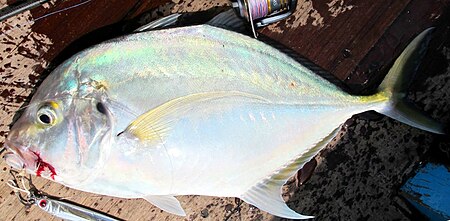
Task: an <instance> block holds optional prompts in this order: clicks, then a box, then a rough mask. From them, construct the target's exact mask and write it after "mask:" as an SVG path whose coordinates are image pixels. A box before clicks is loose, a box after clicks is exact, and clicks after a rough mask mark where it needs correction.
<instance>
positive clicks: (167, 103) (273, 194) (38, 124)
mask: <svg viewBox="0 0 450 221" xmlns="http://www.w3.org/2000/svg"><path fill="white" fill-rule="evenodd" d="M422 38H423V35H422V36H420V37H419V38H418V40H417V41H420V40H421V39H422ZM413 43H414V42H413ZM413 43H412V45H413V46H411V47H412V48H413V49H414V48H416V46H417V44H418V42H415V43H414V44H413ZM411 50H412V49H411ZM411 50H409V51H407V50H406V52H405V53H406V55H404V56H408V55H409V54H411V53H413V52H411ZM413 51H414V50H413ZM408 53H409V54H408ZM397 63H398V62H397ZM400 63H401V62H400ZM399 65H402V64H399ZM397 71H398V70H397ZM394 74H395V73H394ZM388 79H389V80H388V81H385V82H383V84H382V86H381V89H382V90H381V91H380V92H379V93H377V94H375V95H373V96H368V97H361V96H352V95H349V94H347V93H345V92H343V91H342V90H340V89H339V88H338V87H336V86H334V85H333V84H331V83H329V82H327V81H326V80H324V79H322V78H321V77H319V76H317V75H316V74H314V73H313V72H312V71H310V70H308V69H307V68H305V67H304V66H302V65H301V64H299V63H297V62H296V61H294V60H293V59H291V58H289V57H288V56H287V55H285V54H283V53H281V52H279V51H278V50H276V49H274V48H272V47H270V46H269V45H266V44H264V43H261V42H259V41H257V40H255V39H252V38H249V37H246V36H243V35H241V34H238V33H234V32H231V31H227V30H223V29H220V28H215V27H212V26H208V25H200V26H192V27H183V28H176V29H167V30H160V31H152V32H145V33H138V34H133V35H129V36H125V37H122V38H119V39H116V40H112V41H109V42H106V43H103V44H100V45H97V46H95V47H93V48H90V49H88V50H85V51H83V52H80V53H79V54H77V55H75V56H73V57H72V58H70V59H69V60H67V61H66V62H65V63H63V64H62V65H61V66H59V67H58V68H57V69H56V70H54V71H53V73H51V74H50V76H49V77H48V78H47V79H46V80H45V81H44V82H43V83H42V85H41V86H40V88H39V89H38V91H37V93H36V94H35V95H34V97H33V99H32V101H31V103H30V107H29V108H28V109H27V110H26V112H25V113H24V115H23V116H22V117H21V118H20V120H19V121H18V122H17V123H16V124H15V126H14V127H13V128H12V130H11V133H10V135H9V137H8V140H7V145H8V147H9V149H10V151H11V153H10V157H9V159H10V162H11V163H10V164H11V165H20V164H23V167H24V168H26V169H27V170H28V171H32V172H33V171H34V173H35V174H36V175H41V176H44V177H47V178H50V179H54V180H55V181H57V182H60V183H62V184H64V185H67V186H69V187H73V188H76V189H80V190H83V191H88V192H93V193H98V194H105V195H110V196H116V197H125V198H145V199H147V200H148V201H150V202H151V203H153V204H155V205H156V206H158V207H160V208H162V209H164V210H166V211H169V212H172V213H175V214H178V215H183V214H184V211H183V210H182V208H181V207H180V205H179V203H178V201H177V200H176V199H175V198H174V197H173V196H176V195H189V194H195V195H210V196H230V197H240V198H242V199H243V200H244V201H246V202H248V203H251V204H253V205H255V206H257V207H259V208H260V209H263V210H265V211H268V212H270V213H272V214H274V215H278V216H282V217H287V218H310V217H309V216H303V215H300V214H298V213H296V212H294V211H292V210H291V209H289V208H288V207H287V206H286V205H285V203H284V201H283V200H282V198H281V196H280V188H281V185H283V184H284V182H285V181H286V180H287V179H288V178H289V177H290V176H292V175H293V174H294V173H295V171H296V170H297V169H299V168H301V167H302V166H303V164H304V163H306V162H307V161H309V160H310V159H311V158H312V157H313V156H314V155H315V154H316V153H317V152H318V151H320V150H321V149H322V148H323V147H324V146H325V145H326V143H328V141H329V140H331V139H332V138H333V137H334V135H335V134H336V132H337V131H338V130H339V127H340V125H341V124H342V123H343V122H345V120H346V119H348V118H350V117H351V116H352V115H354V114H357V113H361V112H364V111H367V110H376V111H378V112H381V113H384V114H387V115H388V116H391V117H394V118H395V117H396V116H397V115H395V113H393V112H392V111H391V110H392V104H393V102H392V101H393V100H395V101H396V100H397V99H394V98H397V97H396V91H393V90H391V89H392V88H393V87H394V86H395V85H396V84H397V83H396V81H395V77H388ZM396 113H397V112H396ZM47 118H50V119H47ZM402 119H403V118H402ZM403 122H405V120H403ZM406 123H409V124H410V125H413V126H418V127H420V128H424V129H428V130H430V131H433V132H440V129H439V128H438V129H435V128H436V127H437V126H436V127H435V126H434V125H431V126H430V124H431V123H428V122H425V123H423V122H422V123H420V122H419V123H417V122H416V121H414V120H411V121H410V122H406ZM421 125H422V127H421ZM423 125H425V126H423ZM12 156H15V157H12ZM25 156H28V157H25ZM6 160H7V162H8V157H7V159H6ZM18 161H19V162H18ZM21 161H22V162H21ZM35 162H40V164H35Z"/></svg>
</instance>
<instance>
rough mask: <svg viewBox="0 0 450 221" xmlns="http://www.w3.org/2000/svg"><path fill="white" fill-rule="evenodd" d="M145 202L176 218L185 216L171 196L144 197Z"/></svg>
mask: <svg viewBox="0 0 450 221" xmlns="http://www.w3.org/2000/svg"><path fill="white" fill-rule="evenodd" d="M144 199H145V200H147V201H148V202H150V203H151V204H153V205H155V206H156V207H158V208H160V209H162V210H164V211H166V212H168V213H172V214H175V215H178V216H186V212H184V209H183V208H182V207H181V204H180V202H179V201H178V200H177V199H176V198H175V197H173V196H154V195H151V196H145V197H144Z"/></svg>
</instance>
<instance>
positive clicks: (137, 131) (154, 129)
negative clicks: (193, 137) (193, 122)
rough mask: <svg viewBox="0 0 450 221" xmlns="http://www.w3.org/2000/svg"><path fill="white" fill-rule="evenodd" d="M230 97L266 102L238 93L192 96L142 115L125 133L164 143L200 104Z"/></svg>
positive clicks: (176, 99)
mask: <svg viewBox="0 0 450 221" xmlns="http://www.w3.org/2000/svg"><path fill="white" fill-rule="evenodd" d="M229 97H244V98H247V99H251V100H258V101H260V102H261V101H265V102H266V100H264V99H263V98H261V97H258V96H255V95H252V94H248V93H243V92H238V91H218V92H205V93H196V94H190V95H186V96H183V97H179V98H175V99H173V100H170V101H168V102H166V103H164V104H162V105H160V106H158V107H156V108H154V109H152V110H150V111H148V112H146V113H144V114H142V115H140V116H139V117H137V118H136V119H135V120H134V121H133V122H131V124H130V125H129V126H128V127H127V128H126V130H125V131H124V132H123V133H127V134H130V135H132V136H133V137H136V138H138V139H139V140H140V141H162V140H163V139H164V137H165V136H166V135H167V134H168V132H169V131H170V130H171V128H172V127H173V125H174V124H175V123H176V122H177V121H178V120H179V119H180V118H182V116H183V115H185V114H186V113H187V112H188V111H191V110H195V108H196V107H198V105H199V104H200V103H202V102H207V101H211V100H217V99H222V98H229ZM120 134H122V133H120ZM120 134H119V135H120Z"/></svg>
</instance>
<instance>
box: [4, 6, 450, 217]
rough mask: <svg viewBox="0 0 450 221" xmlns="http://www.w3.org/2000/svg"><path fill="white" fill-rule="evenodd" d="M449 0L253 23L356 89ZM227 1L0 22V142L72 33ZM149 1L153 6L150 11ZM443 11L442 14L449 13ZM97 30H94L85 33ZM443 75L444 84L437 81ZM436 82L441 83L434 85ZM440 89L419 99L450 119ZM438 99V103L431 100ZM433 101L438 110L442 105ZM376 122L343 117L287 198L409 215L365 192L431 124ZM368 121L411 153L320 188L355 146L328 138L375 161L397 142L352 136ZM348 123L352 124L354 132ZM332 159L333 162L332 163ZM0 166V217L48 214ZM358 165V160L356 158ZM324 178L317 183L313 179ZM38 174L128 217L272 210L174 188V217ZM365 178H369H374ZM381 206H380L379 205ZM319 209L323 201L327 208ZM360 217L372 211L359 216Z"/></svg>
mask: <svg viewBox="0 0 450 221" xmlns="http://www.w3.org/2000/svg"><path fill="white" fill-rule="evenodd" d="M12 2H13V1H0V4H3V5H0V7H3V6H5V5H4V4H11V3H12ZM449 2H450V1H448V0H432V1H425V0H399V1H386V0H381V1H376V2H374V1H372V2H370V1H356V0H355V1H350V0H348V1H344V0H328V1H325V0H317V1H307V0H300V1H299V3H298V7H297V11H296V12H295V13H294V15H293V16H291V17H290V18H288V19H287V20H285V21H281V22H279V23H277V24H274V25H271V26H269V27H267V28H264V29H262V30H260V31H261V32H262V33H263V34H265V35H268V36H270V37H271V38H273V39H275V40H277V41H279V42H281V43H283V44H284V45H286V46H288V47H290V48H292V49H293V50H295V51H297V52H298V53H299V54H301V55H304V56H306V57H307V58H309V59H310V60H312V61H314V62H315V63H317V64H318V65H319V66H321V67H323V68H324V69H325V70H328V71H330V72H331V73H333V74H334V75H335V76H336V77H338V78H339V79H341V80H343V81H345V82H346V83H347V84H348V85H350V86H351V87H352V88H353V89H354V90H355V91H357V92H361V91H364V90H365V89H367V88H370V87H371V85H375V84H377V83H378V82H377V81H378V79H379V78H380V76H383V75H384V73H385V70H386V67H388V66H389V64H391V63H392V61H393V60H394V59H395V57H396V56H397V55H398V54H399V53H400V52H401V51H402V49H403V48H404V47H405V46H406V45H407V44H408V42H409V41H410V40H411V39H412V38H413V36H415V35H416V34H417V33H419V32H420V31H421V30H423V29H425V28H426V27H429V26H431V25H432V24H435V23H437V22H439V21H441V20H442V16H444V14H445V9H446V7H448V5H449ZM226 4H227V1H197V0H195V1H194V0H185V1H177V0H174V1H173V2H170V1H166V0H160V1H158V0H152V1H138V0H121V1H117V0H112V1H105V0H95V1H90V0H67V1H52V3H50V4H46V6H45V7H40V8H36V9H34V10H32V11H31V12H25V13H23V14H20V15H18V16H16V17H14V18H11V19H8V20H7V21H4V22H1V23H0V31H1V34H0V74H1V83H0V95H1V96H0V105H1V106H0V108H1V110H0V119H1V120H0V144H2V143H3V141H4V139H5V137H6V136H7V133H8V129H9V124H10V123H11V122H13V117H14V114H15V112H16V111H17V110H18V109H19V108H20V107H21V106H22V105H23V103H24V102H25V101H26V100H27V99H28V98H29V95H30V94H32V92H33V91H34V89H35V88H36V85H37V84H38V83H39V82H40V81H41V80H42V77H41V76H44V75H45V71H44V70H45V69H46V68H47V67H48V66H49V65H50V64H51V63H50V62H52V61H54V59H55V57H57V55H58V54H60V53H61V52H62V51H63V50H64V49H65V48H67V47H68V46H69V45H71V46H70V47H71V50H72V51H77V47H78V45H76V44H75V45H73V44H71V43H72V42H74V41H75V40H76V39H79V38H81V37H82V36H88V38H87V39H84V41H90V39H89V36H96V37H97V36H98V35H95V34H94V35H92V32H93V31H95V30H98V29H102V30H105V31H103V32H102V34H101V35H108V34H111V35H116V34H117V33H121V32H123V30H122V29H120V28H121V27H124V26H122V25H120V26H117V27H111V26H109V27H106V28H102V27H105V26H108V25H111V24H114V23H117V22H120V21H122V22H124V21H127V20H129V19H133V18H135V17H137V16H140V15H144V16H143V17H144V18H145V17H146V16H147V17H152V16H154V17H156V16H159V15H163V14H169V13H173V12H186V11H197V10H204V9H208V8H211V7H214V6H217V5H226ZM149 9H153V10H152V11H150V12H148V10H149ZM111 12H113V13H111ZM446 21H447V22H448V19H447V20H446ZM446 28H447V29H446ZM118 29H120V30H118ZM438 29H439V30H438V33H441V34H443V35H444V36H448V35H445V31H446V30H447V31H448V25H447V26H446V25H441V26H440V27H439V28H438ZM88 33H91V34H88ZM87 34H88V35H87ZM84 38H86V37H84ZM96 40H97V39H94V38H93V39H92V41H96ZM78 50H79V49H78ZM58 57H59V56H58ZM54 63H57V62H54ZM444 79H448V78H444ZM441 83H442V84H444V82H441ZM444 85H445V84H444ZM436 87H437V86H436ZM442 87H443V86H439V87H437V88H442ZM435 89H436V88H435ZM436 90H437V89H436ZM428 95H429V94H428ZM416 96H418V97H419V98H420V96H421V95H420V93H419V95H417V94H416ZM442 96H445V94H444V95H442V94H439V97H438V96H434V97H433V98H434V99H433V100H430V101H428V100H427V101H426V102H424V103H423V104H421V105H423V106H422V107H424V109H425V110H428V111H429V112H431V113H432V115H433V116H435V117H437V118H438V119H444V121H445V120H447V121H448V117H446V116H447V115H443V114H442V113H443V112H444V111H445V110H448V104H449V102H447V101H448V95H447V97H442ZM419 100H420V99H419ZM437 100H438V101H440V102H442V103H436V102H437ZM433 108H434V109H436V110H434V109H433ZM437 110H440V112H439V111H437ZM436 111H437V112H436ZM354 122H355V121H354ZM374 124H376V125H378V129H373V128H372V127H373V126H374V125H372V124H370V125H369V122H368V121H365V120H362V121H361V120H356V123H354V124H351V125H350V126H349V128H350V132H349V133H343V134H341V135H340V137H342V138H341V140H340V141H337V142H335V143H334V145H332V146H329V147H328V151H325V152H324V153H323V154H322V155H321V156H319V157H318V158H317V159H318V162H319V165H318V171H319V174H320V175H319V176H317V175H315V176H313V178H312V179H311V181H309V184H307V185H305V186H304V187H302V188H300V189H301V191H303V192H300V193H299V192H295V191H294V189H296V188H294V189H292V188H293V187H292V184H291V185H290V186H289V188H288V190H289V191H288V190H286V195H285V196H286V198H287V199H290V200H291V201H292V202H293V203H291V204H290V205H291V206H292V207H293V208H294V209H296V210H297V211H299V212H302V213H306V214H314V215H318V216H319V217H322V218H330V217H333V218H335V219H343V218H355V219H356V218H364V217H366V216H367V212H362V211H373V210H372V209H371V207H373V206H374V205H380V204H383V203H384V204H385V205H386V207H383V209H386V210H387V211H388V212H384V213H383V212H381V213H378V218H379V219H389V217H399V218H403V219H404V218H407V216H405V215H402V214H403V213H402V212H401V211H400V212H399V211H398V209H395V208H394V206H392V205H393V203H392V202H390V201H389V202H385V201H386V200H388V199H389V197H385V198H376V197H374V196H371V195H376V194H378V193H377V191H379V192H381V191H384V192H386V191H388V193H389V194H394V192H395V189H394V187H395V185H399V182H401V180H402V179H403V178H404V177H405V176H406V175H407V171H412V169H413V168H414V165H416V164H417V163H418V162H419V161H420V160H421V159H422V158H421V157H420V155H421V154H423V153H424V152H426V150H427V149H428V146H427V145H429V144H430V143H431V142H434V141H433V140H434V138H433V136H431V135H428V134H426V135H424V134H423V133H422V132H417V131H414V130H413V132H411V131H410V130H411V129H406V128H408V127H406V126H400V128H401V129H398V125H397V126H395V124H393V123H392V122H389V121H388V123H387V125H386V120H384V121H383V122H381V123H380V122H375V123H374ZM367 125H369V126H367ZM392 125H394V126H392ZM379 127H382V128H384V129H380V128H379ZM362 128H363V129H362ZM364 128H368V129H364ZM371 128H372V129H371ZM375 128H377V127H375ZM371 130H379V131H384V132H383V133H382V135H380V136H382V138H380V140H386V139H387V140H393V141H397V137H395V138H393V137H391V138H389V137H386V136H388V134H391V135H392V134H396V135H395V136H398V137H402V136H409V139H411V140H412V141H414V142H412V143H407V146H405V147H404V146H402V147H401V148H400V147H398V149H399V150H402V151H405V152H407V151H409V152H407V153H408V154H405V153H404V152H401V151H400V153H397V152H395V151H394V152H395V154H394V153H393V156H389V157H386V162H385V161H384V159H383V162H385V163H388V164H389V171H388V169H386V171H384V172H383V174H384V175H383V176H385V177H388V178H381V180H382V182H379V180H380V177H377V178H373V179H368V180H367V179H366V178H367V176H368V175H366V176H359V175H357V176H352V177H351V178H349V180H352V179H355V177H356V178H357V180H358V181H362V182H366V184H367V182H368V183H369V184H370V185H371V186H370V188H368V189H371V188H372V190H373V192H367V193H366V195H364V193H363V197H362V198H361V197H359V198H358V197H356V196H357V195H358V193H357V192H358V191H360V192H364V191H363V190H361V189H358V190H355V191H354V192H350V193H346V194H345V196H343V195H342V194H336V196H335V197H330V195H328V198H327V194H331V196H333V194H334V193H340V192H342V190H340V189H341V188H346V185H350V184H349V183H347V184H345V183H342V182H341V183H339V182H338V183H337V184H336V183H333V182H332V181H331V182H330V181H329V179H332V180H334V181H338V180H340V179H338V178H337V176H338V174H340V173H339V171H334V170H333V169H336V168H341V167H340V166H342V165H343V164H342V161H341V159H342V158H344V157H345V156H346V154H349V156H350V158H351V157H357V156H359V155H357V154H356V153H351V154H350V153H348V152H345V154H344V153H343V152H339V151H335V150H336V149H333V148H337V149H338V150H344V149H345V150H346V151H348V150H349V148H354V146H359V145H363V146H364V147H367V151H371V152H369V153H370V154H371V155H370V157H369V156H367V159H366V160H356V159H353V160H354V161H355V162H356V161H357V162H360V163H361V164H370V165H372V164H373V162H372V161H375V159H378V158H371V157H374V156H379V157H381V156H385V155H383V154H387V153H388V151H382V149H376V150H377V151H374V150H373V147H379V148H386V149H394V148H396V146H395V145H398V143H397V144H395V143H388V144H386V143H382V142H381V141H380V140H378V141H377V139H378V138H379V137H373V136H374V135H373V134H372V132H370V134H372V135H371V136H372V137H371V138H370V139H369V141H370V142H367V141H366V140H365V139H358V137H359V138H360V137H363V136H369V135H367V133H369V132H367V131H371ZM387 130H389V131H392V130H395V131H396V133H388V132H386V131H387ZM352 131H353V132H352ZM355 131H357V132H356V133H355ZM402 131H403V132H402ZM405 131H406V132H405ZM369 137H370V136H369ZM416 139H417V140H416ZM418 140H422V141H418ZM359 141H360V142H359ZM399 142H404V143H406V138H405V141H402V139H401V140H400V141H399ZM369 147H370V148H369ZM408 148H409V149H408ZM420 148H422V149H420ZM364 151H366V149H364V148H363V147H361V150H359V151H355V152H364ZM389 153H390V152H389ZM402 153H403V154H402ZM377 154H378V155H377ZM366 155H367V154H365V155H364V154H362V156H363V157H366ZM386 156H387V155H386ZM328 157H329V158H328ZM390 157H394V158H393V159H394V160H393V161H392V162H391V160H387V159H391V158H390ZM347 158H348V156H347ZM381 158H382V157H381ZM358 159H359V158H358ZM333 162H334V164H333ZM336 164H338V165H336ZM330 165H334V167H331V166H330ZM1 166H2V168H3V172H2V173H1V174H0V179H1V180H0V181H1V183H0V220H55V218H53V217H51V216H49V215H48V214H46V213H44V212H42V211H40V210H39V209H38V208H36V207H33V208H31V209H29V210H27V209H25V208H24V207H23V206H22V205H21V204H20V203H19V201H18V200H17V198H16V197H15V196H13V195H12V194H11V189H10V188H9V187H7V186H6V184H5V182H6V180H7V179H9V174H8V167H7V166H6V164H5V163H4V162H2V163H1ZM372 166H373V167H369V168H376V165H372ZM351 167H352V166H351V164H348V166H347V167H342V168H344V169H343V170H344V171H345V169H350V168H351ZM358 167H359V166H358ZM380 167H381V166H380ZM361 168H363V167H362V166H361ZM330 171H331V172H330ZM358 171H359V170H357V169H355V173H358ZM405 171H406V172H405ZM341 172H342V171H341ZM344 174H346V173H344ZM364 174H365V173H364ZM368 174H372V175H374V174H377V173H376V171H372V172H371V173H368ZM321 176H322V177H327V178H326V180H324V179H325V178H322V179H321V178H320V177H321ZM374 176H375V175H374ZM377 176H378V175H377ZM355 182H356V181H355ZM321 183H323V185H318V184H321ZM35 184H36V186H37V187H38V188H39V189H42V190H43V191H45V192H47V193H49V194H51V195H54V196H59V197H64V198H66V199H68V200H72V201H75V202H77V203H80V204H82V205H86V206H88V207H91V208H94V209H97V210H100V211H103V212H106V213H109V214H111V215H113V216H116V217H119V218H121V219H126V220H175V219H178V220H183V219H185V220H201V219H208V220H225V219H232V220H235V219H242V220H270V219H272V218H273V216H271V215H269V214H267V213H264V212H261V211H259V210H258V209H256V208H254V207H252V206H249V205H247V204H243V205H242V206H237V205H238V204H239V202H237V201H235V199H233V198H217V197H203V196H202V197H200V196H185V197H180V198H179V199H180V201H181V203H182V205H184V207H185V209H186V212H187V214H188V216H187V217H184V218H180V217H176V216H173V215H168V214H167V213H164V212H161V210H159V209H157V208H155V207H154V206H151V205H149V204H148V203H147V202H145V201H144V200H133V199H117V198H112V197H105V196H98V195H94V194H88V193H82V192H79V191H76V190H72V189H69V188H67V187H63V186H61V185H59V184H55V183H53V182H50V181H47V180H43V179H39V178H36V179H35ZM354 185H355V186H358V188H360V187H364V185H363V184H360V185H356V184H354ZM372 185H375V187H374V186H372ZM376 185H379V186H388V187H389V188H388V189H382V188H381V189H380V187H377V186H376ZM320 188H325V190H322V189H320ZM349 189H351V188H349ZM318 190H320V191H318ZM327 190H333V191H334V192H329V193H328V192H327ZM389 191H391V192H389ZM294 192H295V193H294ZM352 194H353V195H352ZM352 196H353V197H354V198H352ZM346 197H347V198H346ZM348 197H350V199H353V200H354V201H355V202H359V201H360V199H363V200H362V201H363V202H362V203H359V204H360V205H358V206H356V205H355V206H352V205H351V204H349V205H347V204H346V203H344V199H345V200H347V201H348V200H349V199H348ZM325 199H326V200H325ZM331 199H332V200H335V201H336V203H334V204H333V203H330V202H327V201H330V200H331ZM391 199H392V198H391ZM382 200H385V201H382ZM394 204H395V203H394ZM352 207H355V208H356V207H357V208H358V211H351V210H350V209H348V208H352ZM345 208H347V210H348V211H347V210H345ZM380 208H382V207H381V206H380ZM336 210H337V211H341V212H340V213H341V216H333V213H334V215H336V214H337V213H336V212H335V211H336ZM326 211H329V213H327V212H326ZM383 216H384V218H383ZM366 219H369V218H367V217H366Z"/></svg>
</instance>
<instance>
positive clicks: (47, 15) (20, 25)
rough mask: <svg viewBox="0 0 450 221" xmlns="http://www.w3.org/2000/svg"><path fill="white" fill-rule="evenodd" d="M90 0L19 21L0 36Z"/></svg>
mask: <svg viewBox="0 0 450 221" xmlns="http://www.w3.org/2000/svg"><path fill="white" fill-rule="evenodd" d="M91 1H92V0H84V1H82V2H80V3H77V4H74V5H72V6H69V7H66V8H63V9H60V10H56V11H53V12H49V13H47V14H44V15H42V16H40V17H38V18H36V19H31V20H30V21H26V22H23V23H20V24H16V25H14V26H12V27H13V28H12V29H10V30H8V31H5V32H3V33H2V34H1V35H0V36H2V35H7V34H9V33H10V32H11V31H15V30H16V29H20V28H21V27H22V26H24V25H30V26H32V25H33V24H34V23H35V22H37V21H39V20H41V19H44V18H47V17H49V16H52V15H54V14H57V13H61V12H64V11H67V10H70V9H74V8H77V7H80V6H82V5H85V4H88V3H90V2H91Z"/></svg>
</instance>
